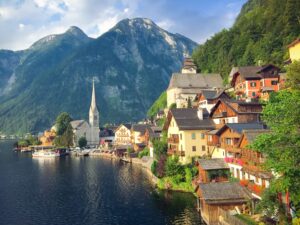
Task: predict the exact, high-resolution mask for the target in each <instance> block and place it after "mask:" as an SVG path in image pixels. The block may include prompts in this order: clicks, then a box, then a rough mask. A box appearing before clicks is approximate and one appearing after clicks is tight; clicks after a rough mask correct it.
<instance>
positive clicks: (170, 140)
mask: <svg viewBox="0 0 300 225" xmlns="http://www.w3.org/2000/svg"><path fill="white" fill-rule="evenodd" d="M168 143H171V144H178V143H179V137H178V136H172V137H170V138H168Z"/></svg>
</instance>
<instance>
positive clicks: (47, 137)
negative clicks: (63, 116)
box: [39, 129, 56, 146]
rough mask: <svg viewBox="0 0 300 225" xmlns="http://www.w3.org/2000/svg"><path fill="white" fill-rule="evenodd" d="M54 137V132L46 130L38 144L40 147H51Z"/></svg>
mask: <svg viewBox="0 0 300 225" xmlns="http://www.w3.org/2000/svg"><path fill="white" fill-rule="evenodd" d="M55 137H56V132H55V130H53V129H51V130H46V131H44V133H43V135H42V136H41V137H40V138H39V140H40V142H42V144H41V145H42V146H53V145H54V143H53V141H54V139H55Z"/></svg>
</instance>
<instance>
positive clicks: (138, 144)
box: [131, 124, 150, 151]
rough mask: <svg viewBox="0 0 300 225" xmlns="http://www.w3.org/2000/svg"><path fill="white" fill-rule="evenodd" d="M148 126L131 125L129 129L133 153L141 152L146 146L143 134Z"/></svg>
mask: <svg viewBox="0 0 300 225" xmlns="http://www.w3.org/2000/svg"><path fill="white" fill-rule="evenodd" d="M148 128H150V125H149V124H133V125H132V127H131V144H132V145H133V149H134V150H135V151H139V150H143V149H144V148H145V147H146V146H147V140H146V137H145V133H146V131H147V129H148Z"/></svg>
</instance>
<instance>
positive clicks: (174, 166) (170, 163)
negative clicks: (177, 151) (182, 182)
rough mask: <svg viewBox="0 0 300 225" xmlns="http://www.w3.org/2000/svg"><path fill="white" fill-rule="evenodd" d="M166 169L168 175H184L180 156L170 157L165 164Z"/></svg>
mask: <svg viewBox="0 0 300 225" xmlns="http://www.w3.org/2000/svg"><path fill="white" fill-rule="evenodd" d="M165 171H166V175H167V176H168V177H172V176H175V175H179V174H180V175H182V177H183V175H184V168H183V166H182V165H181V164H180V163H179V158H178V156H174V157H168V158H167V162H166V164H165Z"/></svg>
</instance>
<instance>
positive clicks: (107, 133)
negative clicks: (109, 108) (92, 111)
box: [100, 127, 115, 148]
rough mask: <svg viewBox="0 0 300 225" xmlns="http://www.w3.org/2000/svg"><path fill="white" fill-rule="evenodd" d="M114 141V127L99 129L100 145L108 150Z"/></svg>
mask: <svg viewBox="0 0 300 225" xmlns="http://www.w3.org/2000/svg"><path fill="white" fill-rule="evenodd" d="M114 141H115V133H114V127H105V128H100V145H102V146H104V147H106V148H108V147H110V146H112V144H113V143H114Z"/></svg>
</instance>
